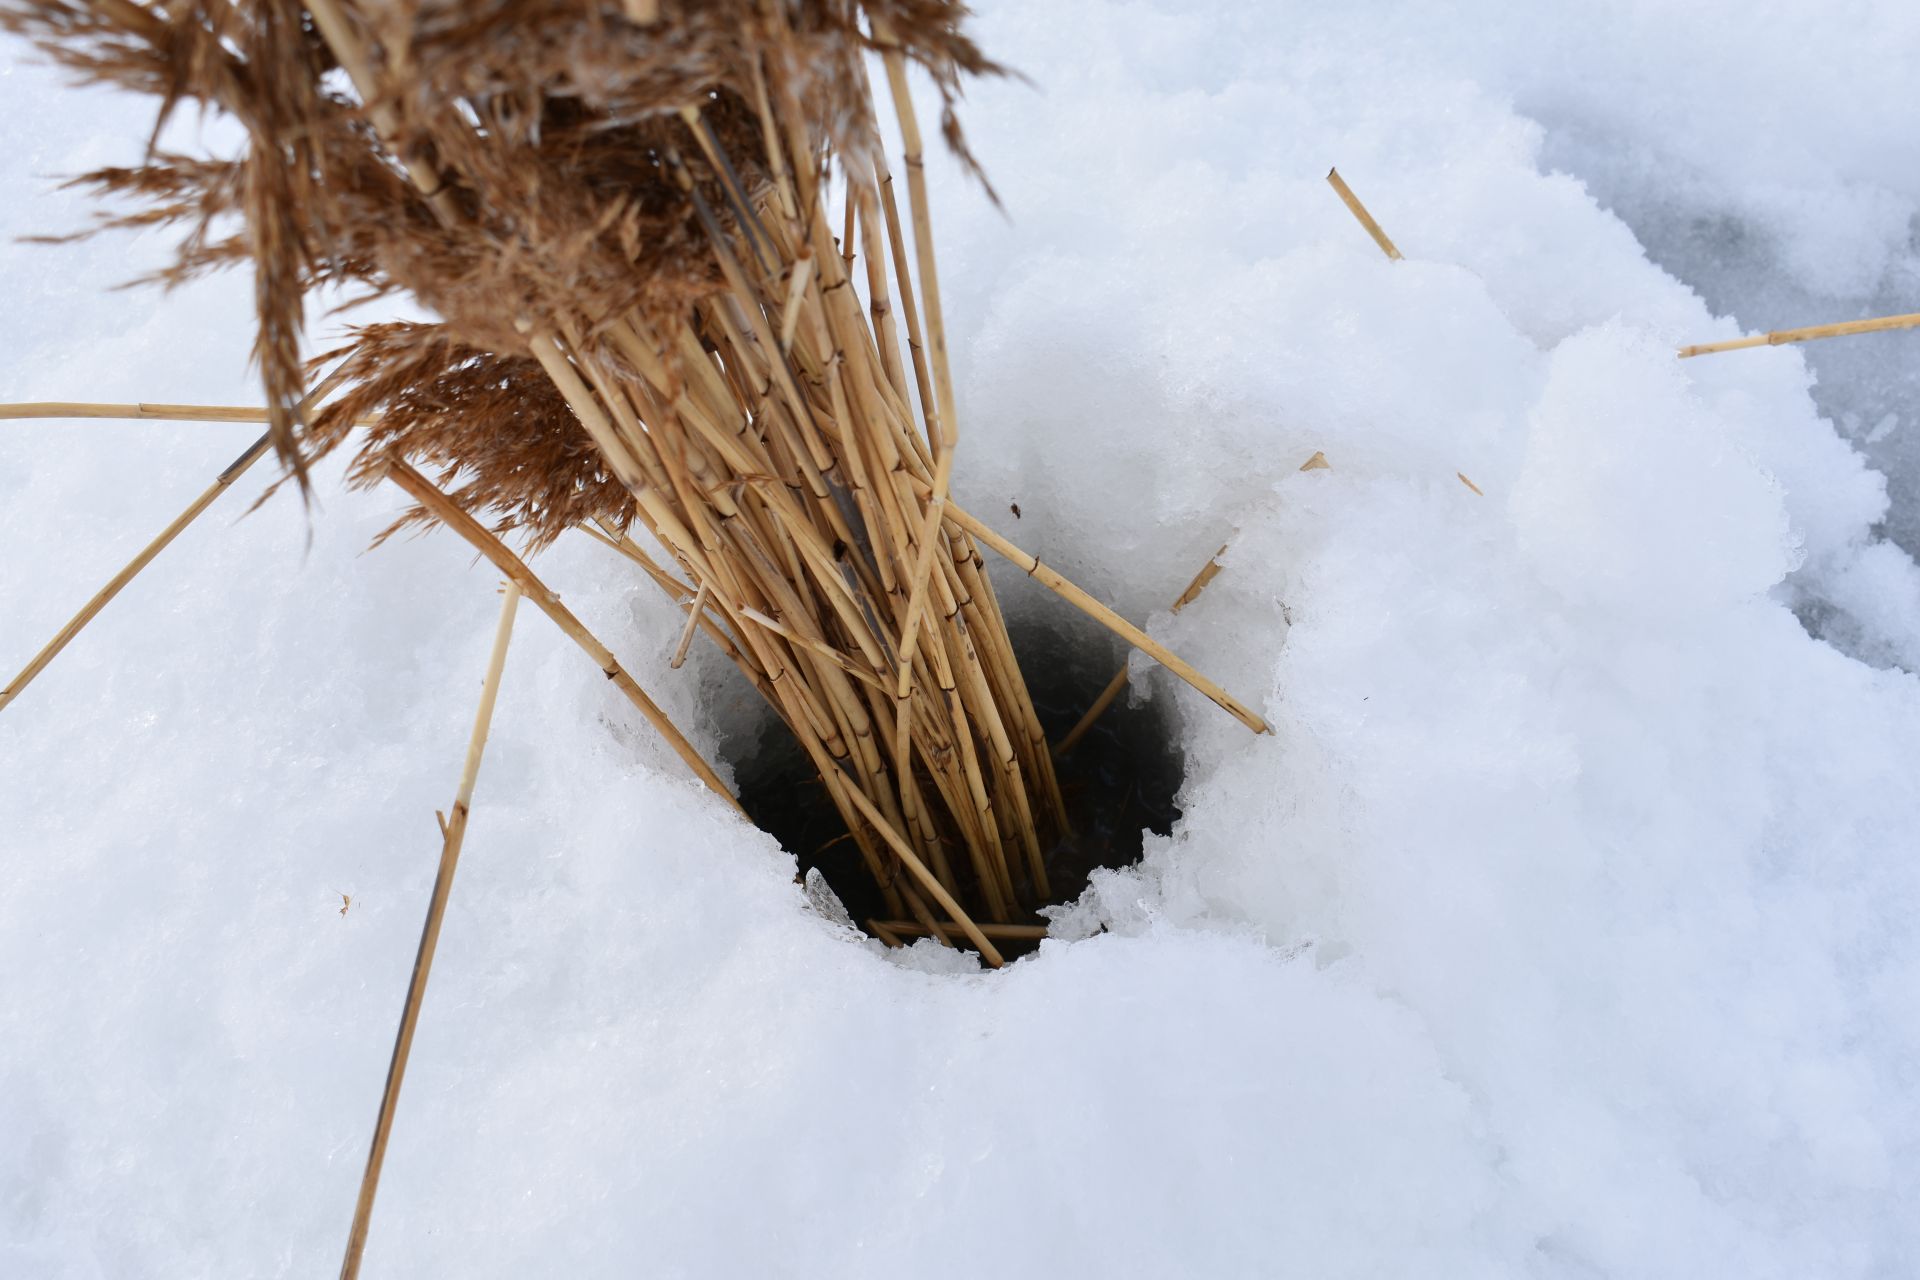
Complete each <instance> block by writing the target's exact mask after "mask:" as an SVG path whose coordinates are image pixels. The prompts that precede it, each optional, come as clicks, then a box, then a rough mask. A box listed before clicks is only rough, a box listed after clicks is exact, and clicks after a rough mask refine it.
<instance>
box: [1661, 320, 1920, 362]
mask: <svg viewBox="0 0 1920 1280" xmlns="http://www.w3.org/2000/svg"><path fill="white" fill-rule="evenodd" d="M1916 325H1920V311H1914V312H1909V313H1908V314H1906V315H1903V316H1881V317H1879V318H1878V319H1875V320H1843V321H1841V322H1840V323H1839V324H1816V325H1811V326H1809V327H1807V328H1805V329H1775V330H1774V331H1773V332H1772V333H1763V334H1760V335H1759V336H1758V337H1753V338H1735V339H1733V340H1732V341H1730V342H1708V343H1704V344H1702V345H1700V346H1694V347H1682V348H1680V358H1681V359H1682V360H1688V359H1691V358H1692V357H1694V356H1705V355H1712V354H1713V353H1715V352H1717V351H1743V350H1745V349H1746V348H1748V347H1777V346H1780V345H1781V344H1782V343H1787V342H1812V341H1814V340H1815V339H1816V338H1844V337H1847V336H1848V335H1850V334H1855V333H1880V332H1883V331H1885V330H1888V329H1911V328H1914V327H1915V326H1916Z"/></svg>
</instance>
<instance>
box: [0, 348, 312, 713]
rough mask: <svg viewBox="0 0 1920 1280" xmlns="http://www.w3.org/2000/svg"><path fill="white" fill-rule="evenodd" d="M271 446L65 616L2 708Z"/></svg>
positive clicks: (262, 444)
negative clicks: (63, 621)
mask: <svg viewBox="0 0 1920 1280" xmlns="http://www.w3.org/2000/svg"><path fill="white" fill-rule="evenodd" d="M339 382H340V378H339V376H338V375H336V376H333V377H329V378H328V379H326V380H325V381H324V382H322V383H320V384H319V385H318V386H316V387H315V388H314V389H313V390H312V391H311V392H310V393H308V395H307V397H306V399H305V400H304V401H302V404H301V408H302V409H303V410H304V409H305V408H306V407H308V406H310V405H313V404H317V403H319V401H321V400H322V399H324V398H325V397H326V396H327V394H328V393H329V392H331V391H332V390H333V389H334V388H335V387H336V386H338V385H339ZM6 407H7V408H43V407H45V406H40V405H27V406H6ZM78 407H80V408H105V407H107V406H100V405H82V406H78ZM138 407H140V408H143V409H144V408H171V407H186V406H153V405H141V406H138ZM191 407H193V408H201V407H204V406H191ZM232 412H254V411H252V410H246V411H232ZM0 416H9V415H5V414H4V413H0ZM18 416H20V417H28V416H32V417H48V416H52V415H48V414H44V413H36V414H32V415H28V414H20V415H18ZM86 416H104V415H86ZM210 420H211V419H210ZM219 420H220V421H230V422H239V421H255V422H258V421H264V416H263V417H262V418H254V419H245V418H226V419H219ZM267 445H268V438H267V437H266V436H261V437H260V438H259V439H258V440H255V441H254V442H253V443H252V444H250V445H248V446H247V448H246V449H245V450H244V451H243V452H242V453H241V454H240V456H239V457H237V458H235V459H234V460H233V461H232V462H230V463H228V464H227V466H226V469H225V470H223V471H222V472H221V473H220V474H219V475H217V476H215V477H214V480H213V483H212V484H210V485H208V486H207V487H206V489H205V491H204V492H202V493H201V494H200V496H199V497H197V498H195V499H194V500H193V501H192V502H190V503H188V504H187V509H186V510H185V511H182V512H181V513H180V514H179V515H177V516H175V517H174V518H173V520H172V521H171V522H170V523H169V524H168V525H167V527H166V528H164V529H162V530H161V531H160V532H159V534H158V535H157V536H156V537H155V538H154V539H153V541H151V542H149V543H147V545H146V546H144V547H142V548H141V549H140V553H139V554H138V555H136V556H134V558H133V559H131V560H129V561H127V563H126V565H125V566H124V567H122V568H121V570H120V572H118V573H116V574H114V575H113V577H111V578H109V579H107V584H106V585H105V586H104V587H101V588H100V589H99V590H98V591H96V592H94V593H93V596H92V598H91V599H89V600H88V601H87V602H86V603H85V604H84V605H82V606H80V611H79V612H78V613H76V614H74V615H73V617H71V618H69V619H67V624H66V625H65V626H63V627H61V628H60V630H59V631H57V632H55V633H54V637H53V639H51V640H49V641H47V643H46V644H45V645H44V646H42V647H41V649H40V652H38V653H36V654H34V655H33V658H32V660H31V661H29V662H28V663H27V665H26V666H25V667H23V668H22V669H21V671H20V673H19V674H18V675H16V676H14V678H13V679H12V680H9V681H8V682H7V685H6V687H5V688H4V689H0V710H5V709H6V707H7V706H8V705H9V704H10V703H12V702H13V700H14V699H15V698H17V697H19V696H20V693H21V691H22V690H24V689H25V688H26V687H27V686H28V685H29V684H31V683H32V682H33V679H34V677H36V676H38V675H39V674H40V673H41V672H42V671H44V670H46V668H47V665H48V664H49V663H51V662H52V661H53V660H54V659H55V658H57V657H59V656H60V651H61V650H63V649H65V648H66V647H67V646H68V645H69V644H71V643H73V638H74V637H75V636H77V635H79V634H80V632H81V631H82V630H83V629H84V628H85V627H86V625H87V624H88V623H90V622H92V621H93V620H94V618H95V617H97V616H98V615H99V613H100V611H101V610H102V609H104V608H106V607H107V606H108V605H109V604H111V603H112V602H113V598H114V597H115V596H117V595H119V594H120V593H121V591H123V590H125V589H126V585H127V584H128V583H129V582H132V581H133V580H134V578H136V577H138V576H139V574H140V571H141V570H143V569H145V568H146V567H147V566H148V565H149V564H152V563H153V560H154V557H156V556H158V555H159V554H160V553H161V552H162V551H165V550H166V549H167V546H168V545H169V544H170V543H172V541H173V540H174V539H175V538H177V537H179V536H180V534H181V532H182V531H183V530H185V529H186V527H187V526H188V525H190V524H192V523H193V522H194V521H195V520H198V519H199V518H200V513H201V512H203V511H205V510H206V509H207V508H208V507H210V506H212V505H213V503H214V499H216V498H218V497H219V496H220V495H221V494H223V493H225V492H226V491H227V490H228V489H229V488H231V487H232V486H233V482H234V481H236V480H238V479H239V478H240V477H241V476H243V475H245V474H246V473H247V471H248V469H249V468H251V467H252V466H253V464H254V463H256V462H258V461H260V459H261V458H262V457H264V456H266V452H267Z"/></svg>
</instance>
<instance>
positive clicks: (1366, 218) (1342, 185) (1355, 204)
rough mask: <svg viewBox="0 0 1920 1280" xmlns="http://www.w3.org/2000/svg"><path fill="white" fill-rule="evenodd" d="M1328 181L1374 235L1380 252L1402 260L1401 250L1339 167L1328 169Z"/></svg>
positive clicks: (1368, 232)
mask: <svg viewBox="0 0 1920 1280" xmlns="http://www.w3.org/2000/svg"><path fill="white" fill-rule="evenodd" d="M1327 181H1328V182H1329V183H1331V184H1332V185H1333V189H1334V190H1335V191H1337V192H1338V193H1339V194H1340V199H1341V200H1343V201H1345V202H1346V206H1347V208H1348V209H1349V210H1351V211H1352V213H1353V216H1354V217H1356V218H1358V219H1359V220H1360V225H1361V226H1363V227H1365V228H1366V229H1367V234H1368V235H1370V236H1372V237H1373V242H1374V243H1375V244H1377V245H1379V246H1380V252H1382V253H1384V254H1386V255H1387V256H1388V257H1389V258H1392V259H1393V260H1394V261H1395V262H1398V261H1399V260H1400V251H1399V250H1398V249H1396V248H1394V247H1393V241H1391V240H1389V239H1387V233H1386V232H1384V231H1382V230H1381V229H1380V224H1379V223H1377V222H1375V221H1374V220H1373V215H1372V214H1370V213H1368V212H1367V206H1365V205H1363V204H1361V203H1360V197H1359V196H1356V195H1355V194H1353V188H1352V187H1349V186H1348V185H1347V180H1346V179H1345V178H1343V177H1341V176H1340V171H1339V170H1338V169H1329V170H1327Z"/></svg>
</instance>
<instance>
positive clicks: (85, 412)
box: [0, 400, 367, 426]
mask: <svg viewBox="0 0 1920 1280" xmlns="http://www.w3.org/2000/svg"><path fill="white" fill-rule="evenodd" d="M33 418H45V419H55V418H123V419H130V420H142V421H149V422H267V421H269V420H270V419H271V418H272V415H271V414H270V413H268V412H267V410H265V409H255V408H249V407H246V406H243V405H230V404H146V403H144V402H143V403H140V404H88V403H85V402H82V401H78V400H30V401H26V402H23V403H19V404H0V422H4V421H7V420H10V419H13V420H22V419H33ZM357 425H362V426H364V425H367V423H364V422H363V423H360V424H357Z"/></svg>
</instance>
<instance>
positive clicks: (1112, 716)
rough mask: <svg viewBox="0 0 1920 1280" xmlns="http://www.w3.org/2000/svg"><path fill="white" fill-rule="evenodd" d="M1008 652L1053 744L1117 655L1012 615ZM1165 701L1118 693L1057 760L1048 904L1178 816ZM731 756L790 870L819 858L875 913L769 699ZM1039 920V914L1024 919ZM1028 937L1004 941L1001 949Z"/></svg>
mask: <svg viewBox="0 0 1920 1280" xmlns="http://www.w3.org/2000/svg"><path fill="white" fill-rule="evenodd" d="M1012 631H1013V640H1014V649H1015V652H1016V653H1017V654H1018V656H1019V659H1020V665H1021V669H1022V670H1023V671H1024V672H1025V674H1026V678H1027V688H1028V691H1029V692H1030V693H1031V694H1032V696H1033V701H1034V706H1035V708H1036V709H1037V710H1038V712H1039V714H1040V724H1041V727H1042V728H1043V729H1044V730H1045V731H1046V734H1047V738H1048V741H1050V742H1053V741H1058V740H1059V738H1060V737H1061V736H1062V735H1064V734H1065V733H1066V732H1067V731H1068V730H1069V729H1071V728H1072V727H1073V725H1074V724H1075V722H1077V721H1078V720H1079V718H1080V716H1081V714H1082V713H1083V712H1084V711H1085V710H1086V709H1087V707H1088V706H1090V705H1091V704H1092V702H1093V700H1094V698H1096V697H1097V696H1098V695H1099V693H1100V691H1101V689H1102V688H1103V687H1105V685H1106V683H1107V680H1108V679H1109V678H1110V677H1111V676H1112V675H1113V672H1114V670H1115V667H1116V666H1117V659H1115V658H1113V657H1112V655H1111V653H1110V652H1109V651H1108V650H1107V649H1106V648H1105V646H1104V645H1100V646H1096V648H1095V650H1094V652H1092V653H1089V652H1087V651H1086V648H1085V646H1084V645H1083V644H1081V643H1079V642H1081V641H1084V639H1085V636H1084V635H1080V636H1073V637H1071V638H1070V637H1069V636H1067V635H1064V634H1061V633H1058V632H1055V631H1050V630H1047V629H1045V628H1043V627H1040V626H1036V625H1033V624H1031V623H1028V624H1025V625H1022V623H1021V622H1020V621H1018V620H1016V621H1015V622H1014V623H1013V627H1012ZM1165 706H1166V704H1165V703H1164V702H1161V701H1153V702H1148V703H1145V704H1143V705H1141V706H1137V707H1136V706H1131V705H1129V698H1128V696H1127V695H1126V694H1124V693H1123V694H1122V695H1121V696H1120V697H1119V698H1118V699H1117V700H1116V701H1115V702H1114V704H1113V705H1112V706H1111V707H1109V708H1108V709H1107V711H1106V714H1104V715H1103V716H1101V717H1100V719H1099V720H1098V721H1097V722H1096V723H1095V725H1094V727H1093V729H1092V730H1091V731H1090V732H1089V733H1088V734H1087V736H1086V737H1085V738H1083V739H1082V740H1081V741H1080V743H1079V745H1078V746H1076V747H1075V748H1074V750H1073V751H1072V752H1070V753H1069V754H1068V755H1067V757H1066V759H1065V760H1062V761H1059V762H1058V769H1059V777H1060V790H1061V794H1062V796H1063V797H1064V798H1065V800H1066V802H1067V809H1068V813H1069V815H1070V817H1071V820H1072V822H1073V826H1074V833H1073V835H1071V836H1069V837H1067V838H1064V839H1061V840H1059V841H1056V842H1055V844H1054V846H1053V847H1052V848H1051V849H1050V850H1049V851H1048V854H1047V877H1048V879H1049V880H1050V881H1051V885H1050V888H1051V889H1052V891H1053V893H1052V898H1051V901H1052V902H1054V903H1059V902H1070V901H1072V900H1073V899H1074V898H1076V897H1078V896H1079V894H1080V892H1081V891H1082V890H1083V889H1085V888H1086V886H1087V878H1088V876H1089V875H1090V874H1091V873H1092V871H1093V870H1094V869H1095V868H1096V867H1126V866H1130V865H1132V864H1133V863H1135V862H1138V861H1139V860H1140V851H1141V844H1142V839H1143V833H1144V832H1146V831H1153V832H1155V833H1157V834H1160V835H1167V834H1169V833H1170V832H1171V831H1172V829H1173V823H1174V821H1175V820H1176V819H1177V818H1179V816H1180V809H1179V806H1178V805H1177V804H1176V803H1175V796H1176V795H1177V794H1178V792H1179V789H1180V781H1181V776H1182V772H1183V769H1184V761H1183V759H1182V757H1181V753H1180V749H1179V746H1178V744H1177V743H1176V741H1175V740H1174V735H1173V727H1172V725H1171V723H1170V722H1169V718H1168V715H1167V712H1166V710H1165ZM737 741H738V743H739V747H738V751H737V754H736V755H734V756H733V758H732V761H731V762H732V764H733V770H734V781H735V784H736V785H737V786H738V788H739V793H740V803H741V806H742V807H743V808H745V809H746V811H747V816H748V817H750V818H752V819H753V821H754V824H755V825H756V826H758V827H759V828H760V829H761V830H763V831H765V832H767V833H768V834H770V835H772V836H773V837H774V838H775V839H777V840H778V841H780V844H781V846H782V847H784V848H785V849H786V850H787V851H788V852H789V853H791V854H793V856H794V857H795V858H796V859H798V860H799V863H800V871H801V874H802V875H804V874H805V873H806V872H807V871H808V870H809V869H811V868H814V867H818V868H819V869H820V873H821V875H823V876H824V877H825V878H826V881H827V884H828V885H829V886H830V887H831V888H832V889H833V891H834V893H835V894H837V895H838V896H839V898H840V901H841V902H842V903H844V904H845V906H846V908H847V911H848V913H849V914H850V915H852V917H853V918H854V920H855V921H856V922H857V923H859V924H861V925H863V926H864V925H865V923H866V921H868V920H869V919H879V918H884V917H885V915H886V907H885V905H884V903H883V902H882V900H881V896H880V891H879V889H878V888H877V887H876V886H875V885H874V883H873V878H872V877H871V876H870V875H869V874H868V873H867V869H866V865H865V863H864V862H863V860H862V859H861V857H860V851H859V850H858V849H857V848H856V847H855V846H854V843H853V841H852V840H850V839H847V838H846V834H847V829H846V825H845V824H844V823H843V822H842V821H841V819H840V815H839V812H838V811H837V810H836V809H835V808H834V807H833V804H832V803H831V802H830V801H829V800H828V799H827V796H826V789H825V787H824V786H823V785H822V783H821V781H820V778H819V775H818V774H817V773H815V772H814V768H813V765H812V763H811V762H810V761H809V760H808V759H807V755H806V753H805V752H804V751H803V750H802V749H801V747H800V744H799V743H798V742H797V741H795V740H794V737H793V735H792V734H791V733H789V732H788V731H787V727H786V725H785V724H783V723H782V722H781V721H780V720H779V718H778V717H777V716H775V715H774V714H773V712H772V710H771V708H766V709H763V710H762V711H761V712H760V719H759V721H758V725H757V728H756V729H755V730H754V731H753V732H750V733H747V734H744V735H741V736H740V738H739V739H737ZM1034 922H1035V923H1038V922H1039V921H1038V917H1034ZM1031 949H1032V945H1031V944H1021V943H1010V944H1006V945H1003V946H1002V947H1001V950H1002V952H1003V953H1005V954H1006V955H1008V956H1009V957H1012V956H1014V955H1018V954H1021V953H1023V952H1025V951H1029V950H1031Z"/></svg>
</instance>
